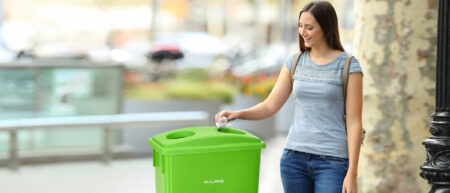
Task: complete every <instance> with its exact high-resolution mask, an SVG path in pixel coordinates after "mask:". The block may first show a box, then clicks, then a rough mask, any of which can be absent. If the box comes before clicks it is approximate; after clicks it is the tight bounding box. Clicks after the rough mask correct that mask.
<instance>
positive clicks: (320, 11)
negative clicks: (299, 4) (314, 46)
mask: <svg viewBox="0 0 450 193" xmlns="http://www.w3.org/2000/svg"><path fill="white" fill-rule="evenodd" d="M303 12H310V13H311V14H312V15H313V16H314V18H315V19H316V20H317V22H318V23H319V25H320V28H322V31H323V34H324V36H325V40H326V42H327V44H328V46H329V47H330V48H332V49H334V50H341V51H344V47H342V44H341V40H340V38H339V29H338V19H337V16H336V11H335V10H334V8H333V6H332V5H331V4H330V3H329V2H327V1H313V2H310V3H308V4H306V5H305V6H304V7H303V9H302V10H301V11H300V13H299V14H298V20H300V16H301V15H302V13H303ZM298 38H299V40H298V43H299V47H300V51H301V52H304V51H306V50H310V49H311V48H306V46H305V40H304V39H303V37H302V36H301V35H300V33H299V34H298Z"/></svg>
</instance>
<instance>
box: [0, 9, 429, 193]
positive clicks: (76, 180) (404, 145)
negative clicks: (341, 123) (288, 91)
mask: <svg viewBox="0 0 450 193" xmlns="http://www.w3.org/2000/svg"><path fill="white" fill-rule="evenodd" d="M308 2H309V1H307V0H297V1H294V0H280V1H273V0H150V1H148V0H128V1H119V0H65V1H62V0H0V30H1V31H0V187H1V188H0V193H25V192H26V193H29V192H35V193H39V192H46V193H52V192H108V193H111V192H154V191H155V187H154V170H153V165H152V149H151V147H149V146H148V145H147V139H148V138H150V137H152V136H153V135H155V134H157V133H160V132H164V131H168V130H172V129H177V128H182V127H186V126H193V125H189V124H187V123H186V122H180V121H177V117H176V116H174V115H175V114H170V113H168V114H164V115H165V116H169V119H165V122H155V121H153V122H152V120H150V119H151V118H152V117H148V118H147V119H148V120H146V121H147V122H146V123H147V124H139V125H135V124H117V125H106V124H101V123H98V124H93V125H88V126H79V125H78V126H73V125H76V124H73V125H72V126H70V127H64V126H59V127H58V126H57V124H59V123H61V120H62V121H63V122H64V121H66V122H67V121H68V122H71V121H73V122H77V123H80V122H82V123H86V122H90V121H91V122H92V121H95V120H97V119H94V118H95V117H94V116H105V115H124V114H135V113H161V112H164V113H166V112H172V113H175V112H188V111H198V112H204V113H207V115H208V116H209V117H206V118H205V117H202V116H199V117H197V118H196V117H193V118H192V119H195V120H197V121H199V122H195V123H190V124H194V125H195V124H203V125H214V120H213V118H214V115H215V114H216V113H217V112H219V111H220V110H223V109H229V110H236V109H241V108H247V107H250V106H253V105H255V104H257V103H259V102H261V101H262V100H264V98H265V97H267V95H268V94H269V93H270V90H271V89H272V87H273V85H274V84H275V81H276V79H277V76H278V73H279V71H280V69H281V67H282V65H283V62H284V59H285V58H286V57H287V56H288V55H289V54H291V53H295V52H297V51H298V35H297V20H298V13H299V11H300V10H301V8H302V7H303V5H305V4H306V3H308ZM330 2H331V3H332V4H333V6H334V7H335V9H336V12H337V14H338V18H339V29H340V37H341V41H342V43H343V45H344V48H345V50H346V52H348V53H350V54H353V55H355V56H356V57H357V58H358V60H359V61H360V63H361V65H362V67H363V71H364V113H363V122H364V128H365V129H366V130H367V131H368V134H367V138H366V141H365V143H366V144H365V145H364V146H363V147H362V149H361V159H360V160H361V161H360V169H359V176H358V182H359V184H358V185H359V192H374V193H385V192H386V193H387V192H411V193H415V192H424V191H427V190H429V186H428V185H427V184H426V181H425V180H423V179H422V178H420V176H419V171H420V170H419V166H420V165H421V164H422V163H423V162H424V161H425V159H426V152H425V148H424V147H423V146H422V145H421V143H422V141H423V140H425V139H426V138H428V137H429V132H428V129H429V127H430V118H429V115H430V114H431V113H432V112H433V111H434V95H435V62H436V59H435V58H436V53H435V52H436V22H437V0H428V1H394V0H392V1H357V0H330ZM293 106H294V98H293V97H292V96H291V97H290V99H289V100H288V102H287V103H286V104H285V106H284V107H283V109H282V110H280V112H278V113H277V114H276V115H275V116H273V117H271V118H269V119H266V120H263V121H242V120H237V121H234V122H232V123H231V126H232V127H234V128H238V129H244V130H248V131H250V132H252V133H253V134H255V135H257V136H258V137H261V138H262V139H263V140H265V141H266V142H267V148H266V149H263V151H262V158H261V177H260V192H282V187H281V182H280V177H279V157H280V154H281V150H282V148H283V145H284V140H285V137H286V135H287V133H288V130H289V126H290V123H291V121H292V116H293V112H294V109H293ZM151 115H153V114H148V116H151ZM154 115H155V116H156V114H154ZM158 115H160V114H158ZM176 115H179V114H176ZM188 115H189V113H186V116H188ZM191 115H192V114H191ZM80 116H83V117H85V116H90V118H92V119H90V118H89V117H87V118H86V117H85V118H86V119H79V118H80ZM91 116H92V117H91ZM77 117H78V118H77ZM58 118H63V119H58ZM110 118H111V119H114V118H115V117H110ZM23 119H27V120H23ZM31 119H38V120H40V122H39V123H38V124H37V125H38V126H29V127H27V126H26V125H27V124H28V125H30V124H31V125H32V124H36V123H37V122H36V121H35V122H33V120H31ZM120 120H125V119H120ZM52 124H56V126H55V125H54V126H52ZM20 125H22V126H20ZM23 125H25V126H23ZM45 125H47V126H45ZM19 126H20V128H19ZM8 127H9V128H8ZM12 127H17V128H18V129H11V128H12ZM1 128H3V129H1ZM14 156H15V157H17V159H16V160H13V159H11V157H14ZM101 160H103V163H104V164H102V162H101Z"/></svg>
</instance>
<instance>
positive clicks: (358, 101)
mask: <svg viewBox="0 0 450 193" xmlns="http://www.w3.org/2000/svg"><path fill="white" fill-rule="evenodd" d="M362 82H363V81H362V74H361V73H352V74H350V75H349V79H348V87H347V102H346V126H347V146H348V157H349V168H348V171H347V175H346V176H345V179H344V184H343V188H342V192H343V193H356V192H357V185H356V176H358V161H359V151H360V148H361V134H362V118H361V117H362V105H363V102H362V101H363V97H362V95H363V83H362Z"/></svg>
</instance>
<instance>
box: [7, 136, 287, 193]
mask: <svg viewBox="0 0 450 193" xmlns="http://www.w3.org/2000/svg"><path fill="white" fill-rule="evenodd" d="M284 139H285V136H277V137H274V138H272V139H270V140H268V141H266V142H267V146H266V148H265V149H263V151H262V158H261V172H260V183H259V184H260V187H259V193H281V192H283V189H282V186H281V180H280V172H279V171H280V170H279V168H280V167H279V157H280V155H281V150H282V147H283V145H284ZM154 192H155V180H154V170H153V165H152V158H143V159H132V160H114V161H113V162H112V163H111V164H110V165H108V166H106V165H103V164H102V163H101V162H100V161H95V162H94V161H91V162H75V163H63V164H46V165H34V166H30V165H25V166H21V167H20V169H19V171H18V172H11V171H9V170H8V169H7V168H0V193H154Z"/></svg>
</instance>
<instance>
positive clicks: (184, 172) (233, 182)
mask: <svg viewBox="0 0 450 193" xmlns="http://www.w3.org/2000/svg"><path fill="white" fill-rule="evenodd" d="M149 144H150V145H151V146H152V147H153V166H154V167H155V181H156V192H157V193H231V192H232V193H257V192H258V181H259V165H260V156H261V149H262V148H264V147H265V143H264V142H263V141H262V140H260V139H259V138H258V137H256V136H254V135H252V134H250V133H248V132H246V131H242V130H238V129H232V128H225V129H222V130H221V131H219V130H218V129H217V127H190V128H183V129H178V130H173V131H169V132H165V133H161V134H158V135H155V136H154V137H153V138H151V139H149Z"/></svg>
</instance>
